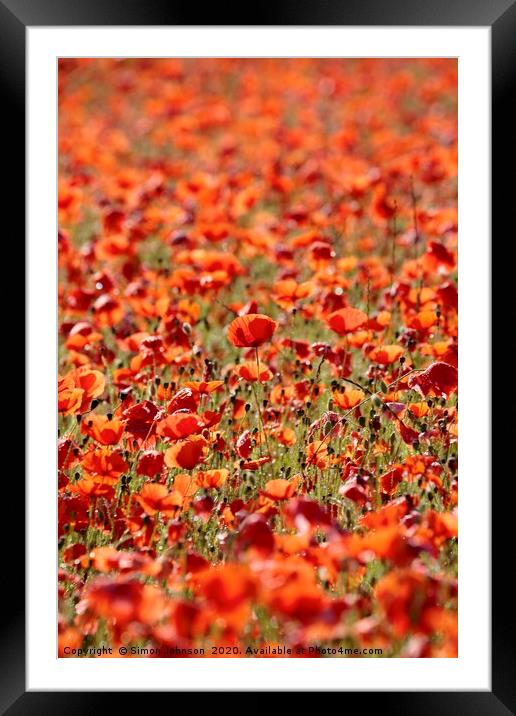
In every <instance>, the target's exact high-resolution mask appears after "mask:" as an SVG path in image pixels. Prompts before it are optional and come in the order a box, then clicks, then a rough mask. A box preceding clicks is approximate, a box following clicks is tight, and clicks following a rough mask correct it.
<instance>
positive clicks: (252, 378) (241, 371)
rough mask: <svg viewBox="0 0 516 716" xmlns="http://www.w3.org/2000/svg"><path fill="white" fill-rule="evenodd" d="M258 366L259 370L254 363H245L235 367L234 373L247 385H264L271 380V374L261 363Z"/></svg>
mask: <svg viewBox="0 0 516 716" xmlns="http://www.w3.org/2000/svg"><path fill="white" fill-rule="evenodd" d="M259 366H260V369H259V370H258V366H257V365H256V362H255V361H247V363H243V364H242V365H239V366H237V367H236V368H235V373H236V374H237V375H238V376H239V377H240V378H242V379H243V380H246V381H248V382H249V383H256V382H260V383H266V382H267V381H268V380H270V379H271V378H272V372H271V371H270V370H269V368H267V366H266V365H264V364H263V363H260V364H259Z"/></svg>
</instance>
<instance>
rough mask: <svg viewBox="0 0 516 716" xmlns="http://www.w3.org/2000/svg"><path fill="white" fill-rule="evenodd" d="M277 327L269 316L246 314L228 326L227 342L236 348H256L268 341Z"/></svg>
mask: <svg viewBox="0 0 516 716" xmlns="http://www.w3.org/2000/svg"><path fill="white" fill-rule="evenodd" d="M277 327H278V324H277V323H276V321H274V320H273V319H272V318H269V316H264V315H263V314H261V313H248V314H247V315H246V316H239V317H238V318H235V320H234V321H232V322H231V323H230V324H229V328H228V340H229V341H230V343H232V344H233V345H234V346H236V347H237V348H256V347H258V346H261V345H262V344H263V343H266V342H267V341H269V340H270V339H271V337H272V335H273V333H274V331H275V330H276V328H277Z"/></svg>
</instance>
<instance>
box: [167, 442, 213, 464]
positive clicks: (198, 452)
mask: <svg viewBox="0 0 516 716" xmlns="http://www.w3.org/2000/svg"><path fill="white" fill-rule="evenodd" d="M207 445H208V443H207V442H206V440H205V439H204V438H203V437H202V436H201V435H192V436H190V437H189V438H187V439H186V440H180V441H179V442H177V443H176V444H175V445H173V446H172V447H170V448H168V450H166V451H165V465H166V466H167V467H180V468H182V469H183V470H193V468H194V467H195V466H196V465H198V464H199V463H200V462H202V461H203V460H204V457H205V455H206V453H207Z"/></svg>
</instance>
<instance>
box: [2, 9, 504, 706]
mask: <svg viewBox="0 0 516 716" xmlns="http://www.w3.org/2000/svg"><path fill="white" fill-rule="evenodd" d="M201 7H202V9H201ZM242 10H243V8H242V5H241V4H238V5H237V3H234V2H233V0H231V1H229V2H226V3H225V4H224V5H223V6H221V5H220V4H219V3H217V4H213V5H211V6H209V5H208V6H205V7H203V6H197V7H193V6H192V5H188V4H183V5H181V6H179V5H178V4H176V3H173V2H170V0H168V1H167V0H88V1H87V2H86V1H85V0H83V1H81V0H0V86H1V90H2V92H1V94H2V98H3V101H2V104H1V107H2V109H3V111H2V112H1V113H0V116H1V117H2V123H3V125H4V131H3V133H2V135H1V136H2V139H3V142H2V146H3V148H4V161H5V164H4V172H3V173H4V176H5V177H6V179H7V181H6V188H5V190H4V202H5V204H4V207H6V209H4V217H3V218H4V225H5V224H9V222H10V223H11V228H10V233H9V235H8V236H9V238H10V240H11V244H10V247H12V250H13V251H14V250H15V249H16V248H18V249H21V254H22V255H21V259H19V260H21V261H22V265H23V262H24V241H23V236H24V216H25V38H26V29H27V27H33V26H68V25H71V26H73V25H75V26H77V25H89V26H91V25H93V26H95V25H176V26H177V25H183V26H185V25H198V24H199V23H198V22H195V21H196V20H198V19H199V16H201V17H202V19H203V23H202V24H203V25H262V26H267V25H305V26H306V25H319V26H321V25H355V26H364V25H366V26H369V25H382V26H389V25H390V26H396V25H405V26H418V25H426V26H490V27H491V40H492V236H493V237H494V236H497V243H496V244H495V243H493V246H492V249H493V250H492V257H493V259H494V258H495V257H496V254H497V252H498V254H499V255H500V254H501V251H502V250H505V246H504V245H503V243H502V230H503V229H505V230H506V232H507V231H508V229H509V227H511V226H512V222H511V221H510V219H513V213H514V210H513V204H514V188H513V185H514V180H511V178H510V176H509V175H508V174H507V176H506V175H505V172H504V171H503V170H504V169H505V167H506V166H510V156H511V154H512V156H514V138H513V136H514V126H513V125H514V116H513V114H512V113H511V112H510V100H511V98H512V97H511V94H513V93H514V89H515V88H516V2H515V1H514V0H390V1H389V2H386V1H385V0H383V2H382V0H361V2H360V3H358V2H351V0H319V1H317V0H310V1H309V0H284V1H283V2H280V1H279V0H275V2H268V3H262V4H261V5H259V6H257V5H254V6H253V7H252V11H251V12H249V13H245V11H244V12H243V11H242ZM511 148H512V150H513V151H512V152H511ZM511 200H512V201H511ZM509 215H511V216H510V219H509ZM6 231H7V230H6ZM509 236H510V234H509V235H508V238H509ZM495 247H498V248H497V250H496V251H495ZM499 269H500V272H499V275H498V280H497V283H496V285H497V286H500V285H503V284H507V285H511V284H510V282H509V279H510V278H511V266H510V265H508V262H507V260H506V259H504V261H501V262H500V266H499ZM504 272H505V273H504ZM509 310H510V309H509ZM503 312H504V304H502V303H501V298H500V293H499V294H498V298H497V296H496V293H494V294H493V296H492V320H493V324H492V325H493V329H492V330H493V339H494V340H493V345H494V347H496V345H497V343H498V345H499V347H500V349H501V347H502V344H501V342H502V340H504V348H506V345H505V340H506V339H505V338H504V330H505V331H506V330H507V323H506V318H504V313H503ZM511 313H512V311H511ZM502 321H504V323H502ZM30 349H31V346H30V345H29V346H28V350H30ZM500 355H502V356H503V355H504V354H503V353H501V351H500ZM503 362H504V363H505V361H503ZM507 362H508V363H510V359H509V360H508V361H507ZM502 367H503V368H504V369H505V368H507V367H508V366H507V365H505V364H504V365H503V366H502ZM510 380H511V381H512V379H510ZM13 383H14V381H13ZM20 383H21V377H18V385H17V386H15V385H13V395H12V397H11V400H12V403H11V404H12V405H16V404H19V403H20V398H19V391H20V388H19V385H20ZM492 392H493V395H495V394H496V391H494V390H493V391H492ZM483 409H489V405H487V406H486V405H485V401H484V404H483ZM494 414H496V415H497V414H498V413H495V406H493V415H494ZM21 420H23V417H21ZM500 423H502V424H499V421H498V419H497V421H496V424H495V427H496V429H493V431H492V432H493V436H492V437H493V445H492V454H493V455H496V453H497V450H496V446H498V448H499V452H502V451H503V450H505V451H506V452H507V445H508V444H509V445H510V443H509V442H508V441H509V440H510V438H511V433H510V432H509V430H510V428H511V421H510V420H507V421H505V420H500ZM511 432H512V431H511ZM486 439H488V436H486ZM9 449H10V448H9ZM13 449H14V448H13ZM27 449H30V445H29V446H28V448H27ZM21 454H23V452H22V453H21ZM500 463H501V460H500ZM18 472H20V471H18ZM510 473H511V466H510V465H509V466H508V468H507V472H506V474H503V473H502V474H503V476H502V475H501V473H500V472H498V475H497V476H496V478H495V471H493V483H492V654H491V655H492V691H490V692H486V691H468V692H457V691H453V692H439V691H438V692H368V693H367V694H364V692H347V693H346V696H345V699H346V702H345V707H346V708H347V709H349V708H350V699H353V701H355V699H356V700H357V703H356V708H357V710H358V709H360V710H361V711H362V710H363V708H364V703H365V705H366V708H370V709H371V710H372V709H373V708H376V709H381V710H382V712H384V711H385V710H387V712H389V711H392V712H396V713H398V714H405V713H406V714H420V715H421V716H424V715H425V714H428V715H430V714H435V713H440V714H442V716H446V715H447V714H454V716H455V715H456V714H470V715H471V716H474V715H475V714H479V715H480V714H482V716H484V715H485V714H493V715H495V716H496V715H498V714H500V716H502V714H509V713H516V698H515V688H514V683H515V679H514V676H515V675H516V669H515V658H514V652H515V650H514V644H516V640H515V639H514V629H513V628H512V629H511V628H510V627H511V625H510V622H509V620H510V619H511V616H510V615H511V612H512V604H511V602H512V600H511V598H510V596H509V597H508V588H509V584H510V581H511V580H510V576H511V573H512V571H513V570H512V569H511V566H512V561H513V560H510V558H509V561H508V560H507V550H506V548H505V545H506V544H507V541H506V539H505V530H506V526H507V525H511V517H512V510H513V508H512V505H513V500H511V499H510V495H509V493H510V492H511V491H512V494H513V495H514V487H511V486H510V485H509V484H507V483H509V482H512V483H514V479H513V478H512V476H511V474H510ZM506 478H510V480H509V479H506ZM17 479H18V482H19V483H20V484H18V485H17V486H16V487H15V488H13V489H14V490H15V492H16V499H17V500H18V501H19V502H18V504H20V505H21V504H22V503H23V498H24V488H23V484H22V483H21V476H20V474H18V475H17ZM9 489H10V488H9ZM3 518H4V519H3V523H2V525H3V527H4V530H5V533H6V534H7V535H10V538H9V541H8V544H10V543H11V542H12V544H13V545H14V544H15V545H16V548H14V547H13V548H12V549H9V550H6V552H7V553H6V554H5V555H4V558H5V557H6V558H7V566H4V570H5V571H4V584H3V587H4V589H3V591H4V597H5V596H7V601H8V606H7V608H6V607H4V608H3V609H2V611H1V619H2V631H1V642H0V643H1V646H0V709H1V713H8V714H10V715H17V714H38V715H39V714H55V713H60V712H69V713H73V714H82V713H90V712H91V711H93V710H99V711H102V710H108V709H109V710H112V709H121V708H124V707H123V706H122V704H121V703H120V697H121V695H122V694H120V693H113V692H87V693H78V692H68V691H63V692H47V691H41V692H33V691H31V692H26V686H25V608H24V602H25V594H24V584H25V575H24V571H25V567H24V534H23V533H22V527H21V524H20V510H11V509H9V508H5V507H4V515H3ZM6 520H7V524H6ZM9 520H12V523H11V524H10V523H9ZM513 521H514V518H513V519H512V522H513ZM14 535H15V536H16V540H14V539H13V536H14ZM513 541H514V540H513V538H512V539H511V542H513ZM4 564H5V563H4ZM509 594H510V592H509ZM508 615H509V616H508ZM513 623H514V622H513ZM407 686H408V687H409V686H410V685H407ZM126 696H129V698H130V699H131V705H130V712H134V711H136V710H138V709H139V708H140V707H141V708H145V706H146V705H147V704H148V702H147V701H144V700H143V699H144V698H145V699H147V697H146V696H144V695H143V694H142V693H134V692H133V693H131V694H126ZM365 696H367V699H366V701H365V702H364V697H365ZM358 699H360V701H358ZM353 707H355V704H353V706H352V708H353Z"/></svg>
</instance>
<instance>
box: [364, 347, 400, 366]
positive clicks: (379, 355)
mask: <svg viewBox="0 0 516 716" xmlns="http://www.w3.org/2000/svg"><path fill="white" fill-rule="evenodd" d="M402 355H403V348H402V347H401V346H397V345H387V346H385V345H383V346H378V347H377V348H375V349H374V350H372V351H371V353H370V354H369V357H370V358H371V360H373V361H374V362H375V363H379V364H380V365H391V363H395V362H396V361H397V360H399V359H400V358H401V356H402Z"/></svg>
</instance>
